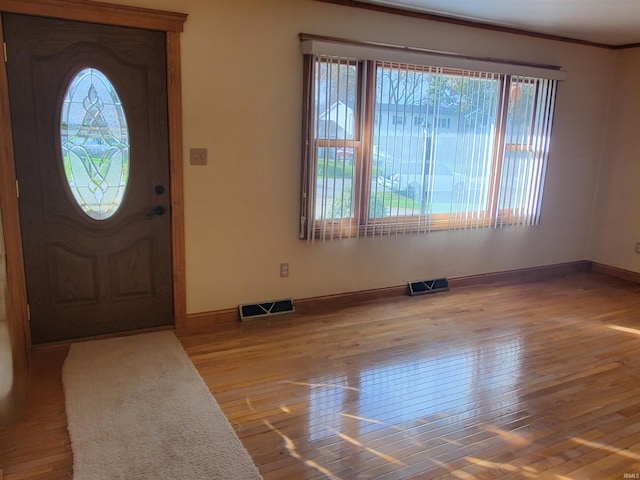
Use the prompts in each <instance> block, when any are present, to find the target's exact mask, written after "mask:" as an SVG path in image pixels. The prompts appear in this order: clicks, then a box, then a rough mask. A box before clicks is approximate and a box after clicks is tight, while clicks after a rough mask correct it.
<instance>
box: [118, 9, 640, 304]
mask: <svg viewBox="0 0 640 480" xmlns="http://www.w3.org/2000/svg"><path fill="white" fill-rule="evenodd" d="M118 3H126V4H130V5H139V6H145V7H152V8H159V9H166V10H174V11H180V12H185V13H188V14H189V18H188V20H187V22H186V24H185V32H184V34H183V36H182V55H183V58H182V62H183V63H182V67H183V100H184V112H183V113H184V138H185V151H187V150H188V149H189V148H190V147H206V148H208V149H209V165H207V166H205V167H196V166H190V165H185V204H186V239H187V245H186V246H187V251H186V254H187V297H188V298H187V302H188V312H189V313H196V312H204V311H212V310H218V309H224V308H230V307H235V306H236V305H237V304H239V303H246V302H254V301H260V300H269V299H276V298H294V299H299V298H308V297H314V296H320V295H326V294H333V293H338V292H350V291H358V290H365V289H371V288H377V287H385V286H393V285H399V284H403V283H406V282H407V281H410V280H417V279H425V278H432V277H438V276H447V277H455V276H461V275H470V274H479V273H485V272H495V271H501V270H509V269H516V268H524V267H533V266H538V265H546V264H554V263H561V262H569V261H575V260H583V259H585V258H587V257H588V253H589V251H588V250H589V241H588V236H589V232H590V220H591V216H592V212H593V209H594V204H593V195H594V191H595V188H596V180H597V175H598V165H599V158H600V152H601V151H602V142H603V134H602V126H603V122H604V119H605V116H606V114H607V104H608V94H607V92H608V91H609V88H610V79H611V74H610V72H611V69H612V66H613V64H614V61H615V57H616V54H615V52H613V51H611V50H607V49H598V48H591V47H585V46H579V45H573V44H567V43H560V42H554V41H548V40H541V39H535V38H531V37H526V36H516V35H510V34H502V33H495V32H490V31H486V30H479V29H473V28H468V27H461V26H453V25H448V24H443V23H433V22H429V21H425V20H419V19H412V18H408V17H402V16H396V15H387V14H382V13H376V12H369V11H365V10H361V9H354V8H349V7H342V6H337V5H331V4H324V3H319V2H315V1H313V0H123V1H118ZM300 32H305V33H313V34H319V35H329V36H337V37H343V38H351V39H357V40H374V41H380V42H388V43H395V44H403V45H412V46H418V47H425V48H430V49H436V50H446V51H453V52H459V53H464V54H469V55H479V56H491V57H498V58H505V59H517V60H523V61H530V62H538V63H545V64H557V65H561V66H562V67H563V69H565V70H566V71H567V72H568V80H567V81H566V82H563V83H562V84H561V85H560V88H559V92H558V100H557V109H556V117H555V125H554V136H553V141H552V148H551V154H550V159H549V168H548V173H547V182H546V192H545V197H544V203H543V213H542V223H541V225H539V226H536V227H512V228H503V229H496V230H493V229H489V230H476V231H468V232H437V233H433V234H431V235H405V236H395V237H389V238H374V239H357V240H343V241H334V242H328V243H317V244H315V245H309V244H307V243H306V242H304V241H300V240H298V238H297V233H298V218H299V212H298V193H299V178H300V130H301V127H300V121H301V76H302V75H301V73H302V56H301V54H300V52H299V45H298V33H300ZM635 122H636V123H637V120H635ZM637 139H640V136H638V135H635V137H633V138H631V139H627V140H629V141H631V142H637V141H639V140H637ZM185 153H186V152H185ZM636 163H637V162H636ZM623 176H624V175H623ZM636 203H638V202H636ZM638 208H640V207H638ZM638 233H640V232H638ZM627 243H628V242H627ZM595 250H597V249H595ZM281 262H289V264H290V270H291V274H290V277H288V278H284V279H283V278H280V277H279V264H280V263H281Z"/></svg>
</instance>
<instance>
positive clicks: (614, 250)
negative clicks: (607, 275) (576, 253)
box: [589, 48, 640, 272]
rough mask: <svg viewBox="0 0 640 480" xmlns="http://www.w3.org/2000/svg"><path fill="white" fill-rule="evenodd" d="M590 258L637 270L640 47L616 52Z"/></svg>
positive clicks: (639, 265) (639, 260) (639, 263)
mask: <svg viewBox="0 0 640 480" xmlns="http://www.w3.org/2000/svg"><path fill="white" fill-rule="evenodd" d="M614 71H615V83H614V84H613V87H612V89H611V104H610V107H609V120H608V122H607V129H606V131H607V136H606V140H605V143H604V148H603V150H602V161H601V166H600V175H599V188H598V192H597V197H596V198H597V199H598V202H596V205H595V208H594V214H593V223H592V235H591V246H590V251H589V255H590V259H591V260H593V261H596V262H599V263H603V264H606V265H611V266H614V267H619V268H623V269H626V270H631V271H634V272H640V255H638V254H637V253H635V244H636V242H640V49H638V48H635V49H630V50H622V51H620V52H617V53H616V64H615V70H614Z"/></svg>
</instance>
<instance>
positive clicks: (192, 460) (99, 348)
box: [62, 332, 261, 480]
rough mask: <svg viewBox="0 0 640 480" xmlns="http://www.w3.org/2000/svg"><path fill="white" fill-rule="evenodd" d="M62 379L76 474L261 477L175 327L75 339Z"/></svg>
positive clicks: (136, 479) (110, 478)
mask: <svg viewBox="0 0 640 480" xmlns="http://www.w3.org/2000/svg"><path fill="white" fill-rule="evenodd" d="M62 381H63V384H64V392H65V401H66V409H67V418H68V423H69V434H70V437H71V446H72V450H73V470H74V475H73V478H74V480H102V479H104V480H119V479H127V480H147V479H149V480H151V479H153V480H161V479H167V480H168V479H171V480H182V479H184V480H206V479H222V480H235V479H237V480H252V479H260V478H261V477H260V474H259V473H258V470H257V468H256V467H255V465H254V464H253V462H252V460H251V457H250V456H249V454H248V452H247V451H246V450H245V448H244V447H243V445H242V443H241V442H240V440H239V439H238V437H237V436H236V434H235V432H234V430H233V428H232V427H231V425H230V424H229V422H228V420H227V419H226V417H225V416H224V414H223V413H222V411H221V410H220V407H219V406H218V404H217V402H216V401H215V399H214V398H213V396H212V395H211V393H210V391H209V389H208V388H207V386H206V384H205V383H204V381H203V380H202V378H201V377H200V375H199V374H198V372H197V371H196V369H195V367H194V366H193V364H192V363H191V361H190V360H189V357H188V356H187V354H186V353H185V351H184V350H183V348H182V345H181V344H180V342H179V341H178V339H177V338H176V337H175V335H174V334H173V333H172V332H155V333H148V334H143V335H135V336H130V337H122V338H113V339H108V340H94V341H88V342H80V343H74V344H73V345H71V348H70V350H69V355H68V357H67V359H66V360H65V363H64V366H63V370H62Z"/></svg>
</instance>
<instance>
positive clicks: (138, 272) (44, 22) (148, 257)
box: [3, 14, 173, 343]
mask: <svg viewBox="0 0 640 480" xmlns="http://www.w3.org/2000/svg"><path fill="white" fill-rule="evenodd" d="M3 25H4V33H5V41H6V43H7V57H8V61H7V72H8V77H9V90H10V99H11V112H12V124H13V127H14V128H13V132H14V149H15V159H16V171H17V176H18V181H19V188H20V198H19V205H20V218H21V229H22V238H23V247H24V259H25V272H26V276H27V294H28V300H29V307H30V316H31V335H32V341H33V343H40V342H48V341H55V340H63V339H70V338H77V337H84V336H91V335H98V334H104V333H113V332H118V331H123V330H135V329H141V328H149V327H156V326H162V325H171V324H172V323H173V304H172V283H171V282H172V272H171V218H170V213H171V212H170V208H169V206H170V197H169V192H170V188H169V180H170V176H169V159H168V132H167V103H166V64H165V58H166V55H165V34H164V33H162V32H155V31H146V30H139V29H133V28H125V27H112V26H105V25H96V24H89V23H82V22H73V21H65V20H55V19H46V18H41V17H30V16H26V15H9V14H5V15H3ZM87 67H91V68H95V69H98V70H100V71H101V72H102V73H104V74H105V75H106V77H107V78H108V79H109V80H110V81H111V83H112V84H113V86H114V87H115V90H116V91H117V94H118V96H119V98H120V100H121V102H122V106H123V109H124V111H125V114H126V118H127V126H128V138H129V142H130V146H129V152H128V153H129V159H130V163H129V173H128V176H129V179H128V186H127V189H126V192H125V195H124V198H123V201H122V204H121V206H120V207H119V208H118V209H117V210H116V212H115V213H114V214H113V215H112V216H111V217H109V218H107V219H104V220H95V219H94V218H91V217H89V216H88V215H87V214H85V213H84V212H83V211H82V209H81V208H80V207H79V205H78V203H77V202H76V200H75V199H74V197H73V195H72V193H71V190H70V188H69V186H68V183H67V173H65V166H64V165H63V159H62V158H63V155H62V150H61V140H60V126H61V125H60V118H61V108H62V103H63V96H64V94H65V92H66V90H67V87H68V85H69V82H70V81H71V79H72V78H73V77H74V76H75V75H76V74H77V73H78V72H79V71H80V70H82V69H83V68H87ZM89 97H90V95H87V99H88V98H89ZM94 100H96V99H95V98H93V97H92V101H94ZM98 100H99V101H98V102H97V103H96V104H97V105H101V101H102V100H101V99H98ZM89 103H90V102H89V101H88V100H87V105H89ZM87 111H88V112H89V113H90V115H89V117H88V118H89V119H90V120H88V121H91V118H93V119H94V120H93V121H94V123H92V124H91V125H92V128H95V127H96V125H98V124H100V123H99V122H98V121H97V120H95V118H96V117H97V116H99V114H96V113H95V112H96V111H97V110H95V108H94V109H92V108H91V107H88V110H87ZM92 115H93V117H92ZM95 122H97V123H95ZM92 159H93V157H92ZM94 161H96V162H97V161H98V160H97V159H94ZM96 165H97V164H96ZM104 165H107V167H108V163H105V164H104ZM107 167H105V168H107ZM86 168H89V166H87V167H86ZM91 168H94V166H93V165H92V166H91ZM158 185H162V186H163V187H164V188H163V189H157V188H156V187H157V186H158ZM93 187H95V185H92V188H93ZM157 192H162V193H157ZM157 205H161V206H163V207H165V212H164V214H162V215H159V214H153V212H154V207H156V206H157Z"/></svg>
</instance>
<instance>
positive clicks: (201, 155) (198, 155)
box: [189, 148, 207, 165]
mask: <svg viewBox="0 0 640 480" xmlns="http://www.w3.org/2000/svg"><path fill="white" fill-rule="evenodd" d="M189 162H190V163H191V165H206V164H207V149H206V148H192V149H191V150H189Z"/></svg>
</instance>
